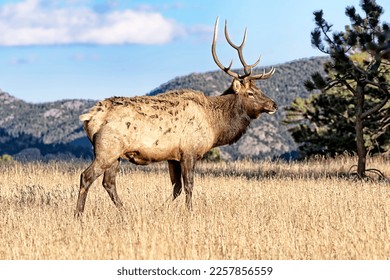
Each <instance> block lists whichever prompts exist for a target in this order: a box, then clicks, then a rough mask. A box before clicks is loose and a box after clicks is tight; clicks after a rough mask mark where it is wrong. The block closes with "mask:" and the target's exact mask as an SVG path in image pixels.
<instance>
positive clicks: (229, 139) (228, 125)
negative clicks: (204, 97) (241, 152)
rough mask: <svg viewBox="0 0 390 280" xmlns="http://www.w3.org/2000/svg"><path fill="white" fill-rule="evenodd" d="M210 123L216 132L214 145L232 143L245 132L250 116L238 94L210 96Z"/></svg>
mask: <svg viewBox="0 0 390 280" xmlns="http://www.w3.org/2000/svg"><path fill="white" fill-rule="evenodd" d="M210 105H211V108H210V109H211V110H210V113H211V114H210V125H211V127H212V128H213V130H214V133H215V138H214V139H215V142H214V144H213V147H218V146H222V145H227V144H232V143H234V142H236V141H238V139H240V137H241V136H242V135H243V134H244V133H245V131H246V130H247V128H248V126H249V124H250V121H251V119H250V117H249V116H248V114H247V113H246V111H245V109H244V106H243V104H242V100H241V98H240V96H238V95H237V94H230V93H229V94H223V95H221V96H213V97H210Z"/></svg>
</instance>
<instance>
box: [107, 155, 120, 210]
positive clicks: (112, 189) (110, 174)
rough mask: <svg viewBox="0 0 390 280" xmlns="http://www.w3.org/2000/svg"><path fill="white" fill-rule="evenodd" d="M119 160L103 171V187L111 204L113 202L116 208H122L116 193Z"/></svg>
mask: <svg viewBox="0 0 390 280" xmlns="http://www.w3.org/2000/svg"><path fill="white" fill-rule="evenodd" d="M119 163H120V161H119V159H118V160H117V161H116V162H115V163H114V164H113V165H112V166H111V167H109V168H108V169H107V170H106V171H104V177H103V187H104V189H105V190H106V191H107V193H108V195H109V196H110V198H111V200H112V202H114V204H115V206H116V207H117V208H123V204H122V201H121V200H120V198H119V196H118V193H117V191H116V175H117V173H118V169H119Z"/></svg>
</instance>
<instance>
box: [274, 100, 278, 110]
mask: <svg viewBox="0 0 390 280" xmlns="http://www.w3.org/2000/svg"><path fill="white" fill-rule="evenodd" d="M273 108H274V109H275V111H276V110H278V105H277V104H276V103H275V102H274V105H273Z"/></svg>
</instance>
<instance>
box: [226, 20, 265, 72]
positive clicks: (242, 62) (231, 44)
mask: <svg viewBox="0 0 390 280" xmlns="http://www.w3.org/2000/svg"><path fill="white" fill-rule="evenodd" d="M227 25H228V24H227V20H225V37H226V41H227V42H228V43H229V45H230V46H232V47H233V48H234V49H235V50H237V52H238V57H239V58H240V61H241V64H242V66H244V72H245V75H242V76H241V78H245V77H248V76H250V75H251V73H252V68H253V67H255V66H256V65H257V64H259V62H260V59H261V56H260V57H259V59H257V61H256V62H255V63H253V64H251V65H248V64H247V63H246V62H245V59H244V55H243V53H242V50H243V48H244V45H245V42H246V35H247V28H245V32H244V38H243V39H242V43H241V45H239V46H237V45H236V44H234V43H233V42H232V40H231V39H230V37H229V32H228V26H227Z"/></svg>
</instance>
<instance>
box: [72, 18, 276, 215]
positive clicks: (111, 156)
mask: <svg viewBox="0 0 390 280" xmlns="http://www.w3.org/2000/svg"><path fill="white" fill-rule="evenodd" d="M218 21H219V18H217V21H216V23H215V26H214V37H213V42H212V47H211V52H212V56H213V59H214V61H215V63H216V64H217V66H218V67H219V68H220V69H221V70H223V71H224V72H225V73H227V74H228V75H230V76H231V77H233V81H232V84H231V86H230V87H229V88H228V89H227V90H226V91H225V92H224V93H223V94H222V95H220V96H205V95H204V94H203V93H202V92H198V91H194V90H190V89H180V90H173V91H168V92H166V93H163V94H160V95H157V96H142V97H131V98H127V97H111V98H108V99H105V100H103V101H100V102H98V103H97V104H96V105H95V106H94V107H92V109H90V111H89V112H87V113H86V114H83V115H81V116H80V120H81V121H83V122H84V129H85V131H86V133H87V136H88V138H89V139H90V141H91V142H92V144H93V148H94V160H93V162H92V163H91V165H90V166H89V167H88V168H87V169H86V170H85V171H84V172H83V173H82V174H81V176H80V190H79V195H78V199H77V206H76V211H75V215H76V216H79V215H80V214H81V213H82V212H83V211H84V206H85V201H86V197H87V194H88V189H89V187H90V186H91V184H92V183H93V182H94V181H95V180H96V179H97V178H98V177H99V176H100V175H102V174H103V187H104V188H105V190H106V191H107V192H108V194H109V196H110V198H111V200H112V201H113V202H114V204H115V205H116V206H117V207H118V208H122V207H123V204H122V202H121V200H120V198H119V196H118V194H117V190H116V175H117V172H118V167H119V163H120V159H126V160H129V161H130V162H132V163H134V164H139V165H145V164H149V163H152V162H159V161H168V170H169V175H170V179H171V183H172V186H173V199H175V198H177V197H178V196H179V195H180V193H181V191H182V188H183V187H184V191H185V195H186V198H185V203H186V206H187V208H188V209H191V207H192V202H191V200H192V191H193V186H194V168H195V164H196V161H197V160H199V159H201V158H202V157H203V155H204V154H205V153H206V152H207V151H209V150H210V149H211V148H213V147H217V146H221V145H226V144H232V143H234V142H236V141H237V140H238V139H239V138H240V137H241V136H242V135H243V134H244V133H245V131H246V129H247V128H248V126H249V124H250V122H251V120H253V119H256V118H258V117H259V115H260V114H261V113H264V112H265V113H269V114H273V113H274V112H275V111H276V110H277V105H276V103H275V102H274V101H273V100H272V99H270V98H269V97H267V96H266V95H265V94H264V93H263V92H262V91H261V90H260V89H259V88H257V87H256V81H257V80H263V79H268V78H270V77H271V76H272V75H273V74H274V72H275V69H274V68H271V70H270V71H268V72H265V71H264V72H263V73H261V74H256V75H254V74H253V73H252V69H253V67H255V66H256V65H257V64H258V63H259V61H260V58H261V57H260V58H259V59H258V60H257V61H256V62H255V63H254V64H252V65H248V64H247V63H246V62H245V60H244V56H243V53H242V51H243V47H244V44H245V41H246V30H245V34H244V38H243V41H242V43H241V45H239V46H237V45H235V44H233V42H232V41H231V40H230V38H229V35H228V30H227V21H225V37H226V40H227V42H228V43H229V44H230V46H232V47H233V48H234V49H235V50H237V52H238V57H239V59H240V61H241V63H242V65H243V67H244V74H241V75H240V74H238V73H236V72H234V71H232V70H231V66H232V64H233V61H232V62H231V63H230V65H229V66H228V67H224V66H223V65H222V63H221V62H220V61H219V59H218V57H217V54H216V42H217V33H218Z"/></svg>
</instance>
